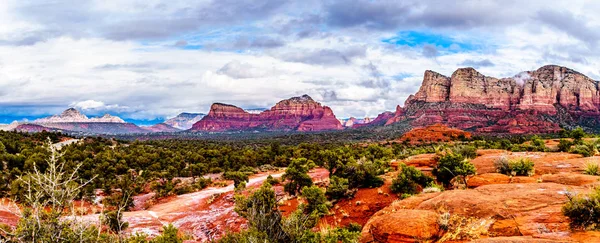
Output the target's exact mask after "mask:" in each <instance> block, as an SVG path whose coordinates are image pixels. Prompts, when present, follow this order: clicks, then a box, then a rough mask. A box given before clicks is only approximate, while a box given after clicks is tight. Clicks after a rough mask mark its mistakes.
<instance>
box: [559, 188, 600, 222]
mask: <svg viewBox="0 0 600 243" xmlns="http://www.w3.org/2000/svg"><path fill="white" fill-rule="evenodd" d="M566 195H567V198H568V199H569V201H568V202H567V203H566V204H565V205H564V206H563V207H562V212H563V214H564V215H565V216H567V217H569V219H570V220H571V227H573V228H582V229H586V230H588V229H593V230H598V229H600V189H599V188H596V189H594V191H593V192H592V193H590V194H589V195H586V196H584V197H581V196H576V195H573V194H572V193H567V194H566Z"/></svg>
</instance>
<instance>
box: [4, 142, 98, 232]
mask: <svg viewBox="0 0 600 243" xmlns="http://www.w3.org/2000/svg"><path fill="white" fill-rule="evenodd" d="M46 147H47V149H48V151H49V152H50V156H49V158H48V159H47V160H46V163H47V165H46V166H45V168H46V169H45V170H44V171H41V170H40V167H39V165H37V164H35V163H34V165H33V172H30V173H27V174H26V175H24V176H20V177H19V178H18V180H20V181H21V182H22V183H23V184H24V186H25V188H26V195H24V199H25V200H24V201H23V210H22V212H21V215H22V218H21V220H20V221H19V223H18V225H17V229H16V230H15V231H14V233H13V235H12V236H13V237H14V238H15V241H18V242H89V241H90V240H92V239H89V236H86V234H89V230H90V227H88V226H87V225H85V224H83V219H82V218H81V216H79V214H78V213H77V210H76V208H75V205H74V204H73V202H74V200H75V199H77V197H78V196H79V193H80V191H81V189H82V188H83V187H85V186H86V185H87V184H89V183H90V182H91V181H92V180H93V179H94V178H95V177H94V178H92V179H90V180H86V181H83V180H81V179H80V178H79V177H78V173H77V172H78V170H79V168H80V167H81V164H78V165H76V166H75V168H72V169H70V170H67V168H65V163H64V161H61V159H60V158H61V157H62V155H63V153H61V152H60V151H58V149H57V148H56V147H54V146H52V142H51V140H50V138H48V141H47V144H46Z"/></svg>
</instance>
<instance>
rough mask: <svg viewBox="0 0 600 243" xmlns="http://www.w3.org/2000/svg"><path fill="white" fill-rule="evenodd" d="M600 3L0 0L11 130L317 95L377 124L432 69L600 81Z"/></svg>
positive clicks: (143, 119)
mask: <svg viewBox="0 0 600 243" xmlns="http://www.w3.org/2000/svg"><path fill="white" fill-rule="evenodd" d="M598 12H600V3H598V1H576V0H571V1H548V0H542V1H536V0H528V1H516V0H515V1H512V0H498V1H493V0H489V1H483V0H474V1H467V0H465V1H446V0H431V1H427V0H414V1H413V0H403V1H388V0H347V1H343V0H302V1H292V0H251V1H249V0H248V1H247V0H214V1H213V0H194V1H190V0H2V1H0V122H10V121H12V120H14V119H33V118H35V117H39V116H45V115H49V114H55V113H59V112H61V111H62V110H64V109H66V108H67V107H70V106H73V107H76V108H79V109H81V110H82V111H83V112H84V113H86V114H88V115H97V114H101V113H106V112H108V113H111V114H117V115H120V116H122V117H123V118H126V119H127V120H130V121H135V122H138V123H150V122H153V121H158V120H162V119H164V118H165V117H171V116H174V115H176V114H177V113H179V112H183V111H187V112H207V111H208V109H209V107H210V104H211V103H213V102H224V103H231V104H235V105H238V106H240V107H243V108H262V107H267V108H268V107H271V106H272V105H273V104H274V103H275V102H277V101H279V100H281V99H285V98H289V97H292V96H297V95H302V94H309V95H310V96H312V97H313V98H314V99H315V100H317V101H320V102H321V103H323V104H325V105H328V106H330V107H332V109H333V110H334V112H335V113H336V115H337V116H338V117H350V116H355V117H364V116H376V115H377V114H378V113H381V112H383V111H385V110H394V109H395V106H396V105H398V104H400V105H402V104H403V103H404V100H405V99H406V97H407V96H408V95H410V94H411V93H414V92H415V91H416V90H417V89H418V87H419V85H420V83H421V81H422V76H423V72H424V71H425V70H427V69H430V70H435V71H438V72H440V73H442V74H445V75H451V74H452V72H453V70H455V69H456V68H459V67H465V66H471V67H475V68H476V69H478V70H479V71H480V72H482V73H483V74H485V75H489V76H496V77H509V76H514V75H515V74H517V73H519V72H521V71H524V70H533V69H537V68H539V67H540V66H543V65H545V64H558V65H563V66H567V67H570V68H573V69H576V70H578V71H580V72H582V73H584V74H586V75H588V76H590V77H592V78H594V79H600V68H599V67H598V63H599V61H600V55H599V54H600V46H599V44H600V43H598V40H600V15H598V14H597V13H598Z"/></svg>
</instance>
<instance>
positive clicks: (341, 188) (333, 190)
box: [325, 176, 350, 199]
mask: <svg viewBox="0 0 600 243" xmlns="http://www.w3.org/2000/svg"><path fill="white" fill-rule="evenodd" d="M349 188H350V186H349V183H348V179H346V178H341V177H337V176H331V178H329V186H327V192H326V193H325V194H326V195H327V196H329V197H330V198H332V199H340V198H344V197H347V196H349V194H350V193H349V190H348V189H349Z"/></svg>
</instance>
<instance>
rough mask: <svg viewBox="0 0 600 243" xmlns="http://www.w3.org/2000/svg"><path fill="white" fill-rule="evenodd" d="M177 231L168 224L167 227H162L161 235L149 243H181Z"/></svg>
mask: <svg viewBox="0 0 600 243" xmlns="http://www.w3.org/2000/svg"><path fill="white" fill-rule="evenodd" d="M178 233H179V230H178V229H177V228H176V227H175V226H173V225H172V224H169V225H167V226H163V232H162V234H161V235H159V236H157V237H156V238H154V239H153V240H152V241H150V242H151V243H182V242H183V239H182V238H181V237H179V236H178Z"/></svg>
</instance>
